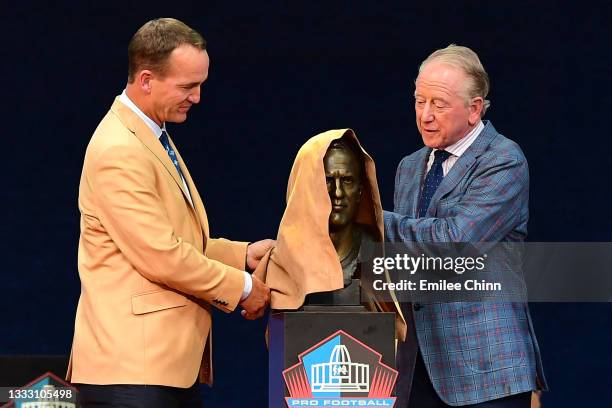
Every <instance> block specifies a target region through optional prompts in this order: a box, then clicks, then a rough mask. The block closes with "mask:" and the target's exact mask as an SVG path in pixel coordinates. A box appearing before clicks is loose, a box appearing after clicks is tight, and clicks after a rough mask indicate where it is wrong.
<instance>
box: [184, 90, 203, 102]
mask: <svg viewBox="0 0 612 408" xmlns="http://www.w3.org/2000/svg"><path fill="white" fill-rule="evenodd" d="M187 100H188V101H189V102H191V103H193V104H196V103H199V102H200V87H199V86H198V87H197V88H195V89H194V91H193V92H192V93H191V94H189V96H188V97H187Z"/></svg>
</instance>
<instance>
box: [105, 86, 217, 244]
mask: <svg viewBox="0 0 612 408" xmlns="http://www.w3.org/2000/svg"><path fill="white" fill-rule="evenodd" d="M111 111H112V112H114V113H115V114H116V115H117V116H118V117H119V119H120V120H121V122H122V123H123V124H124V125H125V126H126V127H127V128H128V129H129V130H130V131H131V132H132V133H134V135H135V136H136V137H137V138H138V139H139V140H140V141H141V142H142V144H144V145H145V146H146V147H147V148H148V149H149V150H150V151H151V153H153V154H154V155H155V157H157V159H158V160H159V161H160V162H161V164H162V165H163V166H164V168H165V169H166V170H167V171H168V173H169V175H170V176H171V177H172V179H173V180H174V182H175V183H176V185H177V186H178V187H179V188H180V189H181V192H182V193H183V196H184V198H185V201H186V203H187V205H188V206H189V207H191V205H190V204H189V195H188V194H187V191H186V190H185V185H184V184H183V180H181V176H180V175H179V173H178V171H177V170H176V167H174V163H172V161H171V160H170V156H168V152H166V149H164V146H162V144H161V143H160V141H159V139H158V138H157V137H156V136H155V134H153V131H152V130H151V128H149V126H147V124H146V123H144V122H143V121H142V120H141V119H140V118H139V117H138V116H137V115H136V114H135V113H134V112H133V111H132V110H131V109H130V108H128V107H127V106H125V105H124V104H123V103H121V101H119V98H116V99H115V102H114V103H113V106H112V107H111ZM168 139H169V140H170V138H169V137H168ZM170 143H171V144H172V147H173V148H174V151H175V152H176V155H177V157H178V158H179V164H180V166H181V170H182V171H183V175H184V177H185V181H186V183H187V186H188V187H189V189H190V192H191V199H192V200H193V203H194V206H195V213H196V218H197V220H198V222H199V223H200V228H202V231H204V234H205V236H206V237H208V221H207V218H206V213H205V212H204V206H203V204H202V200H201V199H200V196H199V195H198V192H197V190H196V188H195V186H194V184H193V180H192V179H191V175H190V174H189V171H188V170H187V166H185V163H184V162H183V159H182V158H181V156H180V155H179V153H178V150H177V149H176V146H174V143H173V142H172V140H170ZM192 210H193V208H192ZM205 239H206V238H205Z"/></svg>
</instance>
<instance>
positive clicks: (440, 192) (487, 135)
mask: <svg viewBox="0 0 612 408" xmlns="http://www.w3.org/2000/svg"><path fill="white" fill-rule="evenodd" d="M496 135H497V131H496V130H495V128H494V127H493V125H492V124H491V122H489V121H485V127H484V129H483V130H482V132H480V135H478V137H476V140H474V142H473V143H472V145H471V146H470V147H468V149H467V150H466V151H465V153H463V154H462V155H461V157H459V159H458V160H457V162H456V163H455V164H454V165H453V167H452V168H451V169H450V171H449V172H448V174H447V175H446V176H444V178H443V179H442V182H441V183H440V185H439V186H438V189H437V190H436V192H435V193H434V195H433V197H432V198H431V203H430V204H429V208H428V209H427V215H426V216H427V217H434V216H435V215H436V211H437V208H438V201H440V199H441V198H442V197H444V196H445V195H446V194H448V193H449V192H451V191H452V190H453V189H454V188H455V187H456V186H457V184H459V182H460V181H461V180H462V179H463V178H464V177H465V174H466V173H467V171H468V170H469V169H470V168H471V167H472V166H473V165H474V163H475V162H476V159H477V158H478V157H479V156H480V155H481V154H482V153H483V152H484V151H485V150H486V148H487V147H488V146H489V144H490V143H491V140H493V138H494V137H495V136H496ZM421 183H422V182H421Z"/></svg>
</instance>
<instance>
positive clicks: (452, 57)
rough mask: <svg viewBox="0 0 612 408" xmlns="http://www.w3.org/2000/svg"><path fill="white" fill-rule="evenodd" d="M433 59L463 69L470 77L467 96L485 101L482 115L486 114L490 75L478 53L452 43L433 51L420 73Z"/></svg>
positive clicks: (489, 103)
mask: <svg viewBox="0 0 612 408" xmlns="http://www.w3.org/2000/svg"><path fill="white" fill-rule="evenodd" d="M431 61H440V62H443V63H445V64H448V65H451V66H454V67H455V68H459V69H461V70H462V71H463V72H464V73H465V74H466V75H467V77H468V79H469V84H467V86H466V91H467V95H466V97H467V98H469V99H471V98H475V97H477V96H479V97H481V98H482V99H483V101H484V105H483V108H482V114H481V116H484V114H485V112H486V110H487V108H488V107H489V106H490V105H491V102H490V101H489V100H488V99H486V97H487V95H488V94H489V87H490V83H489V75H488V74H487V71H485V69H484V67H483V66H482V63H481V62H480V58H478V55H477V54H476V53H475V52H474V51H472V50H471V49H469V48H468V47H463V46H460V45H455V44H451V45H449V46H448V47H446V48H442V49H439V50H436V51H434V52H433V53H431V55H430V56H429V57H427V58H426V59H425V61H423V62H422V63H421V66H419V74H420V73H421V70H422V69H423V67H424V66H425V65H427V64H428V63H429V62H431Z"/></svg>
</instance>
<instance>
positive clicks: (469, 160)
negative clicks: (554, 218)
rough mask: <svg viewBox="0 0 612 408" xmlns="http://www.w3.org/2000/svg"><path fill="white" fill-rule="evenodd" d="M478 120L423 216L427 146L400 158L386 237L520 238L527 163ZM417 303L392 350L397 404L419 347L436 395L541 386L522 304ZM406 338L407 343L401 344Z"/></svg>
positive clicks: (453, 397) (492, 395) (458, 396)
mask: <svg viewBox="0 0 612 408" xmlns="http://www.w3.org/2000/svg"><path fill="white" fill-rule="evenodd" d="M484 123H485V128H484V129H483V131H482V132H481V133H480V135H478V137H477V138H476V140H475V141H474V143H473V144H472V145H471V146H470V147H469V148H468V149H467V151H466V152H465V153H464V154H463V155H462V156H461V157H460V158H459V159H458V160H457V162H456V163H455V164H454V166H453V167H452V168H451V169H450V171H449V172H448V174H447V175H446V176H445V177H444V179H443V180H442V182H441V184H440V186H439V187H438V189H437V190H436V192H435V194H434V196H433V198H432V200H431V203H430V205H429V208H428V209H427V214H426V216H425V217H423V218H417V215H416V214H417V206H418V202H419V194H420V192H421V188H422V183H423V181H424V179H425V175H426V165H427V161H428V159H429V154H430V153H431V149H430V148H428V147H424V148H422V149H420V150H419V151H417V152H415V153H413V154H411V155H409V156H407V157H405V158H404V159H403V160H402V161H401V162H400V164H399V166H398V169H397V175H396V179H395V195H394V212H385V233H386V239H387V240H388V241H392V242H501V241H523V240H524V239H525V237H526V235H527V220H528V217H529V209H528V201H529V170H528V167H527V161H526V159H525V156H524V155H523V152H522V151H521V149H520V148H519V146H518V145H517V144H516V143H514V142H513V141H511V140H509V139H507V138H505V137H504V136H502V135H501V134H499V133H497V131H496V130H495V128H494V127H493V125H492V124H491V122H488V121H485V122H484ZM419 306H420V307H418V310H417V307H414V308H413V310H412V313H410V314H412V316H414V319H413V324H412V325H409V330H411V331H412V333H411V336H409V338H408V339H407V340H406V342H407V343H406V345H402V346H403V347H399V350H398V368H399V369H400V381H399V382H398V387H397V393H398V402H399V403H400V404H401V401H406V400H407V398H408V395H407V394H409V392H410V384H411V375H410V374H411V372H412V369H413V364H414V358H415V356H416V350H417V347H418V350H420V352H421V355H422V356H423V360H424V362H425V366H426V368H427V371H428V373H429V378H430V379H431V382H432V384H433V386H434V388H435V390H436V392H437V393H438V395H439V396H440V398H441V399H442V400H443V401H444V402H446V403H447V404H449V405H453V406H460V405H468V404H476V403H480V402H484V401H488V400H492V399H496V398H502V397H505V396H508V395H512V394H517V393H521V392H527V391H531V390H535V389H538V388H540V389H543V388H546V383H545V379H544V375H543V371H542V363H541V359H540V351H539V348H538V343H537V340H536V338H535V335H534V331H533V327H532V323H531V318H530V316H529V310H528V308H527V305H526V304H524V303H510V302H453V303H434V304H425V305H419ZM410 314H409V316H407V320H409V321H410ZM410 342H413V343H414V347H409V346H408V343H410ZM410 350H412V351H413V352H414V356H413V358H412V359H410V358H406V357H407V356H406V355H403V356H402V355H401V354H402V353H404V354H405V353H408V352H409V351H410ZM407 361H410V363H409V364H407V363H406V362H407ZM402 374H404V375H403V376H402ZM402 377H403V378H402ZM400 404H398V406H402V405H400Z"/></svg>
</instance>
